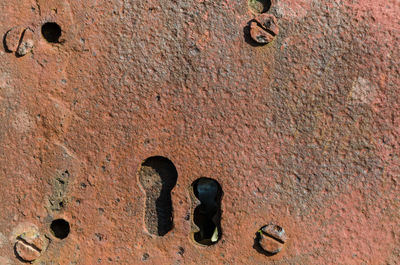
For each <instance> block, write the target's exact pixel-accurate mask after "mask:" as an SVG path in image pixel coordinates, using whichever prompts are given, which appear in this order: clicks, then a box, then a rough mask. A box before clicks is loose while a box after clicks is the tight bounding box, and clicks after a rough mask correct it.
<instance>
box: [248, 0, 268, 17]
mask: <svg viewBox="0 0 400 265" xmlns="http://www.w3.org/2000/svg"><path fill="white" fill-rule="evenodd" d="M248 5H249V9H250V11H251V12H253V13H255V14H261V13H265V12H267V11H268V10H269V8H270V7H271V0H248Z"/></svg>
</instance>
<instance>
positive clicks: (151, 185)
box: [139, 156, 178, 236]
mask: <svg viewBox="0 0 400 265" xmlns="http://www.w3.org/2000/svg"><path fill="white" fill-rule="evenodd" d="M177 178H178V173H177V171H176V168H175V166H174V164H173V163H172V162H171V161H170V160H169V159H167V158H165V157H161V156H153V157H150V158H148V159H146V160H145V161H144V162H143V163H142V165H141V166H140V169H139V182H140V184H141V186H142V188H143V190H144V192H145V193H146V212H145V216H144V219H145V220H144V221H145V224H146V228H147V231H148V232H149V233H151V234H153V235H158V236H164V235H165V234H167V233H168V232H169V231H170V230H171V229H172V227H173V209H172V200H171V190H172V189H173V188H174V186H175V184H176V181H177Z"/></svg>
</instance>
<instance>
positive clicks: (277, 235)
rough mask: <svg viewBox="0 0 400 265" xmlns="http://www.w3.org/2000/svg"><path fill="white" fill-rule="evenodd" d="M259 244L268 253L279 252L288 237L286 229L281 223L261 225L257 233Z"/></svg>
mask: <svg viewBox="0 0 400 265" xmlns="http://www.w3.org/2000/svg"><path fill="white" fill-rule="evenodd" d="M257 239H258V244H259V246H260V247H261V248H262V249H263V250H264V251H265V252H266V254H268V255H274V254H277V253H279V252H280V251H281V250H282V248H283V245H284V244H285V242H286V240H287V237H286V233H285V230H284V229H283V228H282V227H280V226H279V225H275V224H268V225H266V226H263V227H261V229H260V230H259V231H258V233H257Z"/></svg>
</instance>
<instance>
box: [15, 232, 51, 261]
mask: <svg viewBox="0 0 400 265" xmlns="http://www.w3.org/2000/svg"><path fill="white" fill-rule="evenodd" d="M47 245H48V241H47V239H45V238H44V237H43V236H41V235H40V234H39V233H38V232H37V231H27V232H25V233H23V234H21V235H19V236H18V237H17V242H16V243H15V251H16V253H17V255H18V257H19V258H21V259H22V260H24V261H28V262H30V261H34V260H36V259H37V258H39V257H40V256H41V254H42V253H43V251H44V250H46V248H47Z"/></svg>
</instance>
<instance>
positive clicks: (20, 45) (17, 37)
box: [4, 26, 34, 56]
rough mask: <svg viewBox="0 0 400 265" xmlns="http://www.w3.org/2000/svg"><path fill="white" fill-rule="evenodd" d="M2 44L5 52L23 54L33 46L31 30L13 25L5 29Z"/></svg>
mask: <svg viewBox="0 0 400 265" xmlns="http://www.w3.org/2000/svg"><path fill="white" fill-rule="evenodd" d="M4 44H5V48H6V51H7V52H15V53H16V55H18V56H24V55H25V54H27V53H29V52H30V51H31V50H32V48H33V44H34V43H33V31H32V30H30V29H28V28H24V27H21V26H17V27H13V28H12V29H10V30H9V31H7V33H6V35H5V37H4Z"/></svg>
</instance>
